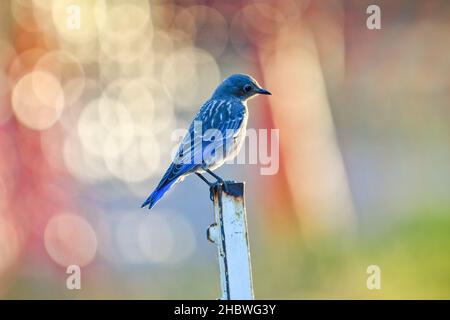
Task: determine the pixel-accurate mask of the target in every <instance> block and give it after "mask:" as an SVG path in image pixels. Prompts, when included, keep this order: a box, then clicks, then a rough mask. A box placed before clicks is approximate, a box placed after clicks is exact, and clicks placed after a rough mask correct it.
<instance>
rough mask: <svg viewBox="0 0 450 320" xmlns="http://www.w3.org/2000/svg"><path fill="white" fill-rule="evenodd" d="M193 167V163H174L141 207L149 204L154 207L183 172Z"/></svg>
mask: <svg viewBox="0 0 450 320" xmlns="http://www.w3.org/2000/svg"><path fill="white" fill-rule="evenodd" d="M191 167H192V166H191V165H175V164H173V163H172V164H171V165H170V167H169V169H167V171H166V173H165V174H164V176H163V177H162V179H161V181H160V182H159V184H158V186H157V187H156V189H155V190H154V191H153V192H152V194H151V195H150V196H149V197H148V198H147V200H145V201H144V203H143V204H142V206H141V208H144V207H145V206H147V205H148V208H149V209H151V208H153V207H154V206H155V204H156V203H157V202H158V200H159V199H161V198H162V196H163V195H164V194H165V193H166V192H167V191H168V190H169V189H170V187H172V186H173V185H174V184H175V183H176V182H178V181H179V180H180V178H181V177H182V176H183V174H184V173H186V172H187V170H189V169H190V168H191Z"/></svg>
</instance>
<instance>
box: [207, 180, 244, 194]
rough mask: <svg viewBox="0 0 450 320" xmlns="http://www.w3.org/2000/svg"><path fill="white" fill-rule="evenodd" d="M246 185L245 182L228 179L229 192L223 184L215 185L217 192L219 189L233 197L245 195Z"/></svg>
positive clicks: (215, 191)
mask: <svg viewBox="0 0 450 320" xmlns="http://www.w3.org/2000/svg"><path fill="white" fill-rule="evenodd" d="M244 185H245V183H244V182H234V181H227V188H226V189H227V192H225V188H224V186H223V185H221V184H220V185H219V184H217V185H214V193H216V194H217V193H218V192H219V191H222V192H224V193H227V194H229V195H231V196H233V197H244Z"/></svg>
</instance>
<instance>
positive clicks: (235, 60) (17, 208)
mask: <svg viewBox="0 0 450 320" xmlns="http://www.w3.org/2000/svg"><path fill="white" fill-rule="evenodd" d="M371 4H376V5H378V6H379V7H380V9H381V29H380V30H369V29H368V28H367V26H366V20H367V18H368V17H369V16H370V14H368V13H367V12H366V10H367V7H368V6H369V5H371ZM0 11H1V12H2V13H3V14H2V19H1V20H0V298H2V299H14V298H16V299H25V298H28V299H42V298H49V299H80V298H87V299H102V298H114V299H115V298H124V299H215V298H217V297H218V296H219V275H218V262H217V257H216V248H215V247H214V245H213V244H211V243H209V242H208V241H207V240H206V236H205V231H206V228H207V227H208V226H209V224H210V223H212V222H213V211H212V204H211V202H210V201H209V192H208V190H207V189H206V188H205V186H204V184H203V183H202V182H201V181H200V180H199V179H197V178H195V177H189V178H187V179H186V180H185V181H184V182H183V183H182V184H179V185H177V186H176V187H175V188H174V190H173V191H171V192H170V193H169V194H168V195H167V196H166V197H165V198H164V199H163V200H162V201H161V202H160V203H158V206H157V207H155V209H154V210H152V211H151V213H150V214H148V212H147V211H144V210H143V209H140V208H139V207H140V204H141V203H142V201H143V200H144V199H145V198H146V196H147V195H148V193H150V192H151V191H152V190H153V187H154V186H155V184H156V183H157V182H158V181H159V178H160V177H161V175H162V173H163V172H164V171H165V169H166V167H167V166H168V164H169V162H170V156H171V152H172V150H173V148H174V147H175V146H176V141H174V139H173V133H174V132H175V130H177V129H182V128H186V127H187V126H188V124H189V122H190V120H191V119H192V117H193V115H194V114H195V113H196V111H197V109H198V108H199V106H200V105H201V103H202V102H203V101H204V100H205V99H207V98H208V97H209V95H210V94H211V92H212V91H213V89H214V88H215V87H216V86H217V84H218V83H219V82H220V81H221V80H222V79H223V78H225V77H226V76H228V75H229V74H232V73H236V72H240V73H248V74H251V75H252V76H254V77H255V78H256V79H257V80H258V81H259V82H260V83H261V84H262V85H263V86H264V87H265V88H267V89H268V90H270V91H271V92H272V94H273V95H272V96H271V97H269V98H266V97H264V98H263V97H260V98H256V99H254V100H252V101H251V102H250V103H249V110H250V120H249V127H250V128H255V129H279V132H280V145H279V170H277V171H276V172H275V174H273V175H263V174H261V168H263V167H265V166H267V164H265V163H264V161H263V160H264V159H262V158H258V163H257V164H246V165H236V164H234V165H226V166H224V167H223V168H220V169H219V170H218V173H219V174H220V175H222V176H224V177H226V178H228V179H236V180H243V181H245V182H246V204H247V214H248V219H249V221H248V225H249V233H250V246H251V255H252V262H253V279H254V290H255V296H256V298H259V299H316V298H325V299H336V298H343V299H380V298H388V299H399V298H406V299H415V298H424V299H431V298H438V299H448V298H449V297H450V250H449V246H450V187H449V181H450V165H449V164H450V139H449V138H450V125H449V121H450V110H449V102H450V94H449V92H450V90H449V89H450V59H449V58H448V54H447V53H448V52H449V49H450V47H449V46H450V43H449V39H450V3H449V2H448V1H444V0H442V1H437V0H431V1H406V0H403V1H395V2H394V1H356V0H349V1H344V0H342V1H339V0H333V1H326V2H325V1H300V0H286V1H256V0H255V1H213V0H211V1H150V2H148V1H144V0H134V1H102V0H97V1H89V0H71V1H68V0H67V1H66V0H53V1H48V0H11V1H2V2H1V3H0ZM271 143H273V141H271ZM269 150H270V149H269ZM72 264H77V265H80V266H81V272H82V273H81V286H82V288H81V290H68V289H67V288H66V278H67V277H68V274H66V267H67V266H68V265H72ZM370 265H377V266H379V268H380V270H381V288H380V289H379V290H369V289H368V288H367V285H366V281H367V278H368V276H369V275H368V274H367V268H368V266H370Z"/></svg>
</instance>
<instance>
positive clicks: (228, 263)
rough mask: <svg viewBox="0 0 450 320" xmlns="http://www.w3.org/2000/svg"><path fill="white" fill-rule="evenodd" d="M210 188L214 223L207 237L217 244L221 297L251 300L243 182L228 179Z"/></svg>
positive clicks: (251, 288)
mask: <svg viewBox="0 0 450 320" xmlns="http://www.w3.org/2000/svg"><path fill="white" fill-rule="evenodd" d="M227 190H228V193H226V192H225V191H224V190H223V186H218V187H217V188H215V189H214V193H213V195H214V218H215V223H214V224H212V225H211V226H210V227H209V228H208V239H209V240H210V241H212V242H214V243H215V244H216V245H217V249H218V256H219V271H220V286H221V291H222V297H221V299H222V300H238V299H240V300H252V299H253V298H254V297H253V283H252V268H251V262H250V248H249V242H248V230H247V215H246V212H245V203H244V183H242V182H239V183H228V184H227Z"/></svg>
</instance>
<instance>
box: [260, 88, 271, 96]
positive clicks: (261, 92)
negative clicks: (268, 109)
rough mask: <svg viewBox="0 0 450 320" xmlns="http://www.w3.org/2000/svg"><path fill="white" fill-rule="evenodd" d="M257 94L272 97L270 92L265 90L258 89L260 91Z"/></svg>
mask: <svg viewBox="0 0 450 320" xmlns="http://www.w3.org/2000/svg"><path fill="white" fill-rule="evenodd" d="M256 92H257V93H259V94H268V95H272V94H271V93H270V92H269V91H267V90H266V89H263V88H258V90H257V91H256Z"/></svg>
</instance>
